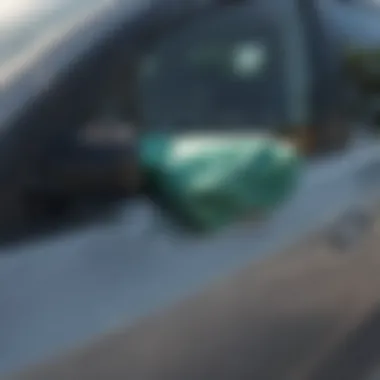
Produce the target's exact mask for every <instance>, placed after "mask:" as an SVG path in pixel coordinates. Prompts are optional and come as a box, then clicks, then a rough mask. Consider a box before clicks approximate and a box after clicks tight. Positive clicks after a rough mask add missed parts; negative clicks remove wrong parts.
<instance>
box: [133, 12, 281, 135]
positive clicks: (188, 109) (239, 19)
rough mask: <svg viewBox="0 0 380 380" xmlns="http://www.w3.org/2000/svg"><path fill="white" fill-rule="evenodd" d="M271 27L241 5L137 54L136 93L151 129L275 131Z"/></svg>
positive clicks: (276, 75) (277, 81) (277, 111)
mask: <svg viewBox="0 0 380 380" xmlns="http://www.w3.org/2000/svg"><path fill="white" fill-rule="evenodd" d="M283 66H284V64H283V55H282V54H281V44H280V37H279V33H278V31H277V28H276V24H272V23H271V22H270V21H269V20H265V21H264V20H263V19H262V18H259V17H257V15H256V14H255V13H252V11H249V9H248V11H247V8H232V9H227V10H226V11H225V12H224V11H221V12H220V13H219V14H215V15H214V16H213V17H207V18H204V19H198V20H197V21H196V22H193V23H192V24H191V25H187V26H186V27H183V28H182V29H181V30H180V31H176V32H175V33H172V34H170V35H168V36H166V37H163V38H162V39H160V40H158V41H156V43H155V44H154V45H153V46H151V48H150V49H149V51H148V52H147V53H146V54H145V55H144V56H143V57H142V59H141V65H140V67H139V70H138V93H139V104H140V112H141V114H142V119H143V122H144V124H145V125H147V126H148V127H152V128H160V129H164V130H167V129H170V128H175V129H177V128H185V129H186V128H195V129H205V128H210V129H212V128H214V127H215V128H220V127H226V128H228V127H231V126H234V127H237V128H239V127H240V128H245V127H251V126H252V125H257V126H260V127H261V126H262V127H264V126H273V127H274V126H276V125H278V123H279V122H280V121H281V120H283V118H284V116H285V109H284V108H285V100H284V98H285V92H286V89H285V88H284V87H285V86H284V78H283V76H284V75H283V70H284V69H283Z"/></svg>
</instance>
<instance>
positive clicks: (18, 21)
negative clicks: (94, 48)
mask: <svg viewBox="0 0 380 380" xmlns="http://www.w3.org/2000/svg"><path fill="white" fill-rule="evenodd" d="M105 1H106V0H1V1H0V68H2V67H3V66H5V65H8V64H10V63H11V62H12V61H13V60H14V59H16V58H17V57H18V56H20V55H23V54H24V53H25V52H26V51H27V50H28V49H30V48H32V47H33V46H34V45H36V44H38V43H39V42H40V41H42V40H45V39H47V38H49V36H50V35H51V34H53V33H54V32H55V30H56V29H59V28H60V27H62V24H64V23H66V22H70V20H71V19H72V18H75V17H77V15H80V13H81V12H83V11H86V10H91V9H92V8H94V7H95V6H96V5H98V4H101V3H103V2H105Z"/></svg>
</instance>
